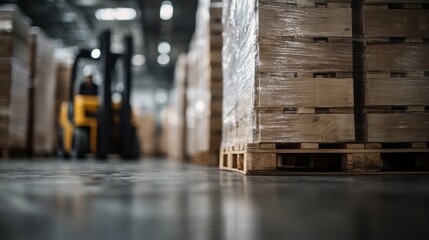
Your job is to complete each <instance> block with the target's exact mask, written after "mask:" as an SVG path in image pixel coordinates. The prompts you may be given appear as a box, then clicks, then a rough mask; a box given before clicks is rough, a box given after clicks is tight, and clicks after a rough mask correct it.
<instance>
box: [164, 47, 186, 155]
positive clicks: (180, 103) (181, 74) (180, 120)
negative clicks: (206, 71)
mask: <svg viewBox="0 0 429 240" xmlns="http://www.w3.org/2000/svg"><path fill="white" fill-rule="evenodd" d="M186 68H187V57H186V55H183V54H182V55H180V56H179V57H178V59H177V62H176V69H175V73H174V88H173V90H172V92H171V98H170V105H169V108H168V111H167V113H166V115H167V117H166V119H167V122H168V124H167V129H166V132H167V133H166V136H167V145H166V147H167V149H166V150H167V155H168V157H169V158H172V159H177V160H186V144H187V140H186V138H187V134H186V131H187V130H186V81H187V77H186Z"/></svg>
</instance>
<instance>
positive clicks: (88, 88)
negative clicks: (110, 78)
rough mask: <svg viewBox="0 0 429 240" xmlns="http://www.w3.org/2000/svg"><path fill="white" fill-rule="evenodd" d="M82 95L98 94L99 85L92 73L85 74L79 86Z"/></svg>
mask: <svg viewBox="0 0 429 240" xmlns="http://www.w3.org/2000/svg"><path fill="white" fill-rule="evenodd" d="M79 94H80V95H91V96H97V95H98V86H97V84H95V83H94V82H93V78H92V74H88V75H86V76H85V78H84V80H83V82H82V83H81V84H80V86H79Z"/></svg>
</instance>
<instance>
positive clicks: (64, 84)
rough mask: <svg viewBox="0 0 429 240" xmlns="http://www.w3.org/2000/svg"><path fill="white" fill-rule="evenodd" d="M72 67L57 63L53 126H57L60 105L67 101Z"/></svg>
mask: <svg viewBox="0 0 429 240" xmlns="http://www.w3.org/2000/svg"><path fill="white" fill-rule="evenodd" d="M71 72H72V66H71V64H68V63H58V64H57V68H56V87H55V88H56V91H55V111H54V112H55V114H56V115H55V116H56V117H55V124H56V126H58V125H57V124H58V118H59V112H60V107H61V104H62V103H63V102H64V101H67V100H68V99H69V88H70V81H71Z"/></svg>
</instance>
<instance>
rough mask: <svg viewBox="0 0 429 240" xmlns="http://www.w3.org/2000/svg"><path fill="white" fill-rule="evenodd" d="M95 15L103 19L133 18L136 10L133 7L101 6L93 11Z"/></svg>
mask: <svg viewBox="0 0 429 240" xmlns="http://www.w3.org/2000/svg"><path fill="white" fill-rule="evenodd" d="M95 17H96V18H97V19H98V20H103V21H113V20H119V21H124V20H133V19H134V18H136V17H137V12H136V10H135V9H134V8H101V9H98V10H97V11H96V12H95Z"/></svg>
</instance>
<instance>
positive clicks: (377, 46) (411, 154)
mask: <svg viewBox="0 0 429 240" xmlns="http://www.w3.org/2000/svg"><path fill="white" fill-rule="evenodd" d="M393 2H394V3H392V1H389V0H359V1H341V0H332V1H331V0H326V1H312V0H310V1H309V0H298V1H293V2H292V1H269V0H254V1H244V0H225V1H224V3H225V8H224V13H223V24H224V26H223V27H224V31H225V32H224V47H223V56H222V57H223V70H224V107H223V139H222V150H221V158H220V167H221V168H223V169H228V170H234V171H238V172H241V173H245V174H247V173H261V172H271V171H278V170H280V169H283V168H286V169H288V170H290V169H291V168H292V169H293V170H297V169H298V170H301V169H305V170H309V169H311V170H313V171H314V170H317V169H322V168H323V169H326V168H329V169H330V170H333V171H357V172H367V171H380V170H384V169H395V167H399V169H400V170H408V169H413V170H416V169H417V170H419V169H422V168H420V167H424V168H427V167H428V162H429V148H428V139H429V138H428V135H429V118H428V117H429V114H428V104H429V101H428V100H429V99H428V96H429V92H428V91H429V87H428V86H429V85H428V83H429V81H427V80H428V74H427V72H428V69H429V61H428V60H429V46H428V44H427V39H428V36H429V35H428V29H429V22H428V21H429V20H428V18H427V16H428V13H429V12H428V8H427V4H426V3H427V1H425V0H412V1H407V3H401V1H393ZM410 2H411V3H410ZM352 39H353V40H352ZM396 169H398V168H396ZM396 169H395V170H396Z"/></svg>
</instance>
